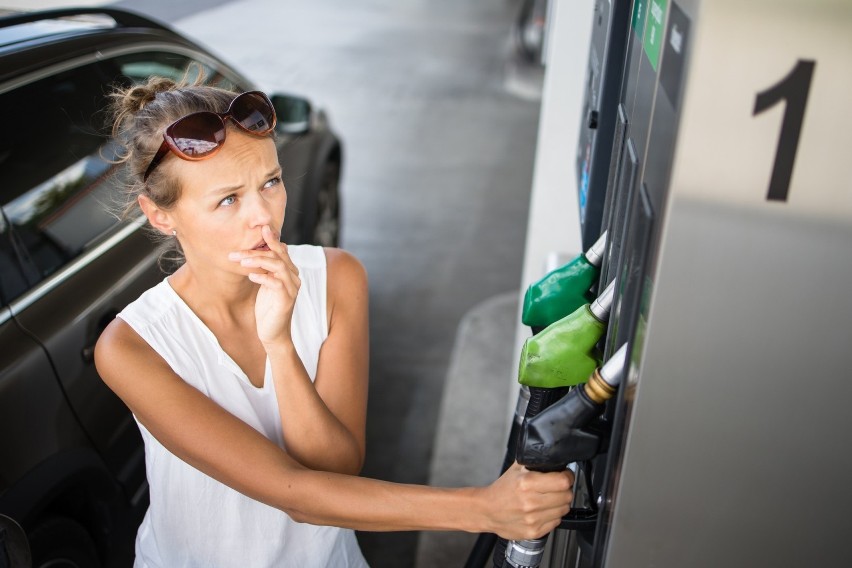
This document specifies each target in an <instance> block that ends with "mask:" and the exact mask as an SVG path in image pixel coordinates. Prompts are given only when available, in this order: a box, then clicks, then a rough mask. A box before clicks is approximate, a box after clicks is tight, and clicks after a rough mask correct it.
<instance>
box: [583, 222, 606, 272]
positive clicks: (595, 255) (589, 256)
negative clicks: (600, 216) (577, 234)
mask: <svg viewBox="0 0 852 568" xmlns="http://www.w3.org/2000/svg"><path fill="white" fill-rule="evenodd" d="M608 232H609V231H604V232H603V234H602V235H601V236H600V237H599V238H598V240H597V241H595V244H593V245H592V246H591V248H589V250H587V251H586V252H585V255H586V260H588V261H589V264H591V265H592V266H597V267H600V265H601V260H602V259H603V253H604V250H605V249H606V237H607V233H608Z"/></svg>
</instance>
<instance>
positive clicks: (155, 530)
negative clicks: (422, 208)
mask: <svg viewBox="0 0 852 568" xmlns="http://www.w3.org/2000/svg"><path fill="white" fill-rule="evenodd" d="M114 106H115V109H114V110H115V116H116V118H115V127H114V133H115V135H116V137H117V138H118V139H119V140H124V141H125V144H126V147H125V149H126V155H125V156H124V160H125V161H126V162H127V165H128V168H129V175H130V177H131V182H130V185H129V197H130V202H131V203H136V204H138V206H139V207H140V208H141V210H142V211H143V212H144V214H145V215H146V217H147V218H148V220H149V222H150V225H151V227H152V228H153V229H154V231H156V232H157V233H159V234H161V235H163V236H165V237H166V238H171V239H173V240H174V242H175V245H177V246H178V248H179V250H180V251H181V252H182V253H183V256H184V258H185V261H184V262H183V264H182V265H181V266H180V268H178V269H177V271H175V272H174V274H172V275H171V276H169V277H168V278H166V279H165V280H164V281H163V282H161V283H160V284H159V285H157V286H155V287H154V288H152V289H150V290H148V291H147V292H145V293H144V294H143V295H142V296H141V297H140V298H139V299H138V300H137V301H135V302H133V303H132V304H130V305H129V306H128V307H127V308H125V310H124V311H122V312H121V313H120V314H119V317H118V318H116V319H115V320H114V321H113V322H112V323H111V324H110V325H109V327H107V329H106V331H105V332H104V333H103V335H102V336H101V338H100V340H99V341H98V344H97V348H96V352H95V361H96V365H97V368H98V371H99V373H100V374H101V376H102V377H103V380H104V381H105V382H106V383H107V384H108V385H109V386H110V388H112V389H113V391H115V392H116V394H118V396H120V397H121V398H122V400H124V402H125V403H126V404H127V406H128V407H129V408H130V409H131V411H132V412H133V415H134V417H135V418H136V420H137V422H138V424H139V428H140V430H141V432H142V435H143V439H144V441H145V455H146V468H147V475H148V480H149V485H150V495H151V503H150V507H149V509H148V512H147V513H146V516H145V519H144V520H143V522H142V525H141V526H140V528H139V532H138V534H137V540H136V566H168V567H173V566H244V565H251V566H298V567H307V566H335V567H337V566H340V567H361V566H366V563H365V562H364V559H363V557H362V555H361V553H360V551H359V549H358V546H357V543H356V540H355V536H354V533H353V532H352V530H351V529H359V530H375V531H387V530H432V529H440V530H463V531H470V532H495V533H498V534H500V535H501V536H505V537H507V538H529V537H537V536H540V535H542V534H544V533H546V532H548V531H549V530H551V529H552V528H553V527H554V526H556V525H557V524H558V522H559V519H560V518H561V517H562V516H563V515H564V514H565V513H566V512H567V511H568V504H569V502H570V500H571V498H572V493H571V485H572V481H573V478H572V476H571V473H570V472H564V473H553V474H538V473H531V472H528V471H527V470H525V469H523V468H521V467H520V466H517V465H515V466H514V467H512V468H511V469H510V470H509V471H508V472H507V473H506V474H504V475H503V476H502V477H501V478H500V479H498V480H497V481H496V482H494V483H493V484H492V485H490V486H488V487H484V488H460V489H439V488H430V487H422V486H412V485H400V484H392V483H387V482H382V481H377V480H370V479H364V478H359V477H356V475H357V474H358V472H359V471H360V468H361V465H362V462H363V460H364V444H365V442H364V438H365V422H366V405H367V400H366V399H367V374H368V362H367V357H368V345H367V337H368V325H367V278H366V274H365V271H364V269H363V267H362V266H361V264H360V263H359V262H358V261H357V260H356V259H355V258H354V257H353V256H351V255H350V254H348V253H346V252H344V251H341V250H337V249H323V248H320V247H313V246H292V247H288V246H287V245H285V244H283V243H281V242H279V236H280V233H281V227H282V225H283V222H284V207H285V204H286V201H287V194H286V191H285V189H284V186H283V185H282V183H281V168H280V166H279V164H278V159H277V154H276V150H275V144H274V142H273V140H272V135H273V130H274V123H275V115H274V110H273V109H272V106H271V103H270V102H269V100H268V99H267V98H266V96H265V95H263V94H262V93H257V92H250V93H243V94H240V95H236V94H235V93H231V92H228V91H223V90H220V89H216V88H213V87H208V86H201V85H176V84H174V83H173V82H171V81H169V80H166V79H152V80H151V81H149V82H148V84H146V85H142V86H137V87H132V88H130V89H128V90H126V91H120V92H118V93H116V96H115V105H114ZM337 527H345V528H337Z"/></svg>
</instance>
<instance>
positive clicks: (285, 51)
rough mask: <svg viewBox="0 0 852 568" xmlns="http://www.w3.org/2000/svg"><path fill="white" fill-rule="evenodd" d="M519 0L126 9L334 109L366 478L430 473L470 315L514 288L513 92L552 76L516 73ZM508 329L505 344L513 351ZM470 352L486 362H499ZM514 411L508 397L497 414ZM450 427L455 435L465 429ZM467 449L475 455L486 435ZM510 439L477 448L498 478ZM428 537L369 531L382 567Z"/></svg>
mask: <svg viewBox="0 0 852 568" xmlns="http://www.w3.org/2000/svg"><path fill="white" fill-rule="evenodd" d="M518 3H519V2H518V0H466V1H464V2H459V1H458V0H429V1H426V0H405V1H401V0H362V1H359V2H346V1H344V0H324V1H314V2H297V1H296V0H276V1H273V0H243V1H240V2H228V1H224V2H222V1H219V0H217V1H216V2H212V3H202V2H200V1H193V2H189V3H176V2H164V1H162V0H132V1H127V2H119V3H118V4H120V5H126V6H128V7H130V8H132V9H136V10H138V11H142V12H145V13H149V14H152V15H154V16H155V17H158V18H160V19H162V20H164V21H168V22H171V23H172V24H173V25H174V26H175V27H176V28H178V29H179V30H180V31H182V32H184V33H186V34H188V35H189V36H191V37H193V38H195V39H197V40H199V41H200V42H201V43H203V44H205V45H207V46H208V47H210V49H211V50H213V51H214V52H216V53H218V54H219V55H221V56H222V57H223V58H224V59H225V60H226V61H229V62H231V63H233V64H234V66H235V67H236V68H238V69H240V70H241V71H242V72H243V73H244V74H246V75H247V76H248V77H250V78H251V79H253V80H255V81H256V82H257V83H258V84H259V85H260V86H261V87H262V88H264V89H266V90H268V91H283V92H288V91H289V92H294V93H299V94H303V95H306V96H308V97H309V98H311V99H312V100H313V101H314V102H315V103H317V104H319V105H321V106H323V107H325V108H326V109H327V110H328V112H329V114H330V116H331V118H332V121H333V123H334V125H335V127H336V129H337V130H338V132H339V134H340V136H341V138H342V139H343V141H344V144H345V167H344V171H343V182H342V191H343V229H342V231H343V247H344V248H346V249H348V250H350V251H351V252H353V253H354V254H355V255H357V256H358V257H359V258H360V259H361V261H362V262H363V263H364V265H365V266H366V268H367V271H368V273H369V278H370V288H371V294H370V301H371V310H370V314H371V337H370V340H371V376H370V381H371V382H370V384H371V386H370V402H369V417H368V429H367V448H368V452H367V460H366V465H365V467H364V471H363V475H365V476H368V477H375V478H379V479H386V480H391V481H397V482H405V483H427V482H429V481H430V465H431V463H432V457H433V453H434V441H435V437H436V431H437V430H438V428H439V409H440V406H441V402H442V396H443V393H444V385H445V377H446V376H447V371H448V367H449V364H450V360H451V357H458V355H457V356H453V347H454V345H456V335H457V329H458V327H459V323H460V322H461V321H462V318H463V317H464V316H465V314H466V313H467V312H468V311H469V310H471V309H472V308H474V307H475V306H477V305H479V304H480V303H481V302H483V301H485V300H488V299H489V298H493V297H495V296H498V295H501V294H505V293H506V292H509V293H512V292H516V291H517V289H518V287H519V283H520V271H521V265H522V256H523V250H524V238H525V231H526V219H527V209H528V199H529V191H530V184H531V179H532V165H533V156H534V152H535V140H536V132H537V121H538V112H539V104H538V101H537V100H535V99H534V97H533V98H530V97H524V96H518V93H526V94H529V93H533V94H534V93H535V90H536V82H537V81H540V75H536V74H535V73H532V75H528V74H524V73H523V69H521V71H522V72H521V74H520V75H521V79H522V80H521V81H520V82H519V81H518V76H519V75H518V68H517V67H513V66H511V65H509V63H510V62H511V59H512V57H511V46H510V27H511V22H512V18H513V17H514V15H515V13H516V10H517V7H518ZM525 77H526V79H528V80H526V79H525ZM530 77H531V78H530ZM507 84H510V87H512V88H507ZM519 85H521V86H522V87H524V85H525V87H524V88H518V86H519ZM530 86H531V88H527V87H530ZM513 93H514V94H513ZM501 297H503V298H505V295H504V296H501ZM499 305H500V306H503V307H502V308H500V309H498V310H497V312H499V314H503V315H498V316H497V319H496V320H494V321H502V319H505V314H506V309H507V308H506V303H505V302H503V303H499ZM509 305H514V304H511V302H509ZM492 307H493V306H492ZM509 309H510V310H511V309H514V308H509ZM501 318H502V319H501ZM479 321H483V320H481V319H480V320H479ZM484 321H486V322H487V321H492V320H488V319H486V320H484ZM489 325H490V324H489ZM507 325H510V326H513V325H514V323H512V322H511V321H510V322H509V323H508V324H507ZM486 327H488V326H487V325H486ZM512 333H514V328H513V329H512ZM512 340H513V337H510V336H507V338H506V339H505V341H507V342H508V343H507V344H506V345H505V348H504V349H501V348H497V349H498V351H500V352H502V353H506V352H511V349H512V344H511V342H512ZM458 344H459V345H462V346H465V345H467V346H470V345H472V344H471V343H470V342H469V341H467V340H460V341H459V343H458ZM490 348H491V349H492V351H493V349H495V346H494V345H493V344H492V345H491V346H490ZM464 349H466V350H467V356H468V357H473V358H474V359H476V358H477V357H480V356H482V357H490V356H493V352H492V354H491V355H488V354H487V352H486V353H483V352H481V351H476V350H472V349H473V348H471V347H464ZM454 360H455V359H454ZM491 368H492V369H493V367H491ZM508 372H509V371H507V373H508ZM456 377H457V379H456V380H461V381H464V380H465V379H464V377H459V376H458V375H456ZM494 380H495V381H497V382H499V384H500V385H504V384H506V383H507V381H508V380H509V379H508V378H507V376H506V375H505V374H501V376H497V377H494ZM501 388H502V387H501ZM466 392H468V393H469V396H475V392H473V391H470V389H468V390H467V391H466ZM470 393H472V394H470ZM474 403H475V401H471V403H470V404H474ZM505 409H506V403H505V402H500V408H499V409H496V410H495V412H500V413H502V412H505ZM455 424H456V426H455V427H453V428H450V429H449V430H444V434H443V437H444V438H445V439H446V438H448V437H449V438H452V437H454V436H455V437H460V436H461V437H467V438H470V435H469V434H468V429H467V428H466V427H464V424H463V422H462V424H459V423H458V422H456V423H455ZM462 445H463V446H464V445H465V444H462ZM467 447H468V448H471V450H470V451H475V450H474V449H477V450H478V443H477V440H475V439H470V440H469V444H468V446H467ZM497 448H498V449H497V450H496V451H497V454H496V455H493V456H482V458H483V459H484V460H486V461H487V462H489V463H493V464H494V466H493V467H494V474H496V473H497V470H498V469H499V464H500V462H501V461H502V446H500V445H499V443H498V445H497ZM490 452H491V450H489V451H487V452H483V453H490ZM448 455H450V456H451V455H452V452H450V453H449V454H448ZM444 463H449V462H444ZM486 478H487V474H486ZM433 479H434V478H433ZM438 479H439V480H440V475H439V476H438ZM480 481H481V480H477V479H471V480H470V483H475V482H480ZM462 482H464V481H462ZM481 482H483V483H485V482H487V479H486V481H481ZM418 536H419V535H418V534H417V533H404V532H401V533H385V534H380V533H374V534H368V533H359V535H358V537H359V541H360V543H361V547H362V550H363V551H364V555H365V556H366V558H367V560H368V561H369V563H370V565H371V566H372V567H373V568H382V567H394V568H398V567H406V566H414V565H415V558H416V556H417V542H418ZM428 542H429V544H428V546H427V548H430V547H431V548H434V546H435V545H434V543H435V542H436V541H434V540H428ZM432 562H438V561H437V560H434V561H433V560H430V557H429V556H428V554H427V555H426V556H424V555H423V553H421V556H420V561H419V564H418V565H419V566H422V567H423V568H428V566H429V565H447V564H445V563H443V562H441V563H440V564H435V563H432ZM430 563H432V564H430ZM462 563H463V558H459V560H458V565H461V564H462Z"/></svg>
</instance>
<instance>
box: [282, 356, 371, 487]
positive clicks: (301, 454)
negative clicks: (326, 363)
mask: <svg viewBox="0 0 852 568" xmlns="http://www.w3.org/2000/svg"><path fill="white" fill-rule="evenodd" d="M267 352H268V354H269V359H270V364H271V366H272V377H273V380H274V381H275V392H276V397H277V399H278V407H279V412H280V413H281V427H282V431H283V435H284V444H285V447H286V449H287V452H288V453H289V454H290V455H291V456H292V457H293V458H294V459H296V460H297V461H298V462H299V463H301V464H302V465H304V466H306V467H308V468H310V469H315V470H321V471H329V472H335V473H347V474H352V475H355V474H358V473H359V472H360V471H361V465H362V463H363V458H364V455H363V449H362V447H361V445H360V444H359V443H358V441H357V440H356V439H355V437H354V436H353V435H352V433H351V432H350V431H349V430H348V429H347V428H346V427H345V426H344V425H343V423H341V422H340V420H338V419H337V417H336V416H335V415H334V414H333V413H332V412H331V411H330V410H329V408H328V406H326V404H325V402H324V401H323V399H322V397H321V396H320V395H319V393H318V392H317V390H316V388H315V387H314V384H313V383H312V382H311V379H310V377H309V376H308V373H307V371H306V370H305V368H304V365H303V364H302V361H301V360H300V359H299V356H298V354H297V353H296V350H295V348H294V347H293V346H292V344H290V345H283V346H277V347H274V348H268V350H267Z"/></svg>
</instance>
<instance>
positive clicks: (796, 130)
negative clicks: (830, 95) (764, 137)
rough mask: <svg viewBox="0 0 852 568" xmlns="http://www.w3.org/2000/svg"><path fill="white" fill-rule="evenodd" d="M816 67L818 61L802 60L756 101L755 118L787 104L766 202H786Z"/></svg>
mask: <svg viewBox="0 0 852 568" xmlns="http://www.w3.org/2000/svg"><path fill="white" fill-rule="evenodd" d="M814 66H816V61H809V60H804V59H799V61H798V62H797V63H796V66H795V67H793V70H792V71H790V73H789V74H788V75H787V76H786V77H784V78H783V79H781V81H779V82H778V83H776V84H775V85H772V86H771V87H769V88H768V89H766V90H765V91H763V92H762V93H758V94H757V98H755V100H754V112H753V113H752V114H753V115H757V114H759V113H761V112H763V111H765V110H766V109H768V108H770V107H773V106H775V104H776V103H778V102H779V101H782V100H786V101H787V106H786V108H785V109H784V120H783V121H782V122H781V134H780V135H779V136H778V148H777V149H776V150H775V165H774V166H773V167H772V178H771V179H770V180H769V192H768V193H767V194H766V199H767V200H771V201H787V194H788V193H789V191H790V178H792V177H793V163H794V162H795V161H796V149H797V148H798V146H799V134H801V132H802V121H803V120H804V119H805V105H807V104H808V91H809V90H810V86H811V78H812V77H813V74H814Z"/></svg>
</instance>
